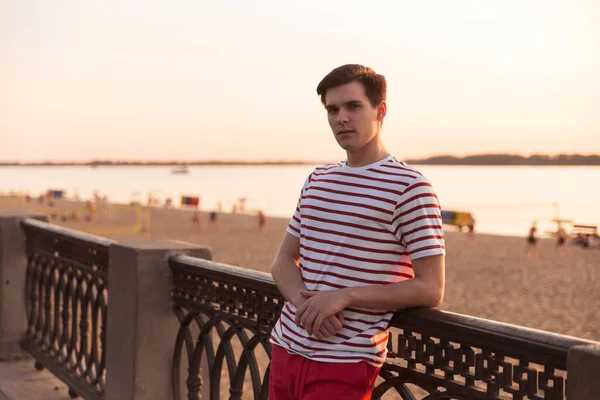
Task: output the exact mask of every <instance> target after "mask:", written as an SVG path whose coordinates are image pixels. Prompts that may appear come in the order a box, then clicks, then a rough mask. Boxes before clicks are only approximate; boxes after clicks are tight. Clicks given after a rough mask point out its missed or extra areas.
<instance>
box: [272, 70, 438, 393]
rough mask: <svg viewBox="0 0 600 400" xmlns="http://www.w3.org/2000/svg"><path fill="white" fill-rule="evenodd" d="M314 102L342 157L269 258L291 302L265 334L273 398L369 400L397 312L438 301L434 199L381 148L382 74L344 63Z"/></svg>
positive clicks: (311, 188) (307, 196)
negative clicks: (320, 105)
mask: <svg viewBox="0 0 600 400" xmlns="http://www.w3.org/2000/svg"><path fill="white" fill-rule="evenodd" d="M317 93H318V95H319V96H320V97H321V102H322V103H323V105H324V107H325V109H326V112H327V118H328V121H329V126H330V127H331V130H332V131H333V135H334V138H335V140H336V141H337V143H338V144H339V146H340V147H341V148H342V149H344V150H345V151H346V160H345V161H342V162H337V163H331V164H327V165H323V166H320V167H317V168H315V170H314V171H313V172H312V173H311V174H310V175H309V176H308V178H307V179H306V181H305V183H304V186H303V187H302V190H301V193H300V199H299V200H298V206H297V208H296V211H295V212H294V215H293V217H292V219H291V220H290V223H289V225H288V228H287V232H286V233H285V235H284V237H283V241H282V243H281V246H280V249H279V252H278V254H277V256H276V257H275V260H274V261H273V266H272V274H273V278H274V279H275V282H276V283H277V286H278V287H279V289H280V290H281V293H282V294H283V295H284V296H285V298H286V299H287V302H286V304H285V305H284V307H283V310H282V313H281V316H280V318H279V320H278V321H277V323H276V324H275V327H274V329H273V330H272V333H271V343H272V344H273V351H272V359H271V366H270V371H271V372H270V374H271V375H270V383H269V385H270V386H269V399H271V400H281V399H293V398H300V399H309V398H310V399H332V400H333V399H342V398H343V399H368V398H370V396H371V391H372V389H373V385H374V383H375V379H376V378H377V376H378V374H379V368H380V367H381V366H382V364H383V363H384V361H385V357H386V353H387V350H386V349H387V347H386V345H387V337H388V327H389V323H390V319H391V317H392V315H393V313H394V311H395V310H398V309H404V308H409V307H418V306H420V307H436V306H438V305H439V304H441V302H442V298H443V293H444V280H445V278H444V268H445V267H444V265H445V244H444V233H443V231H442V218H441V211H440V205H439V202H438V198H437V196H436V194H435V192H434V190H433V188H432V187H431V185H430V183H429V181H428V180H427V178H425V177H424V176H423V175H422V174H421V173H420V172H419V171H417V170H416V169H415V168H414V167H411V166H409V165H407V164H406V163H404V162H402V161H398V160H397V159H396V158H394V156H392V155H391V154H390V153H388V151H387V150H386V149H385V147H384V145H383V143H382V139H381V130H382V125H383V120H384V118H385V116H386V112H387V104H386V80H385V77H384V76H383V75H379V74H377V73H375V71H373V70H372V69H371V68H367V67H364V66H361V65H344V66H341V67H338V68H336V69H334V70H333V71H331V72H330V73H329V74H328V75H327V76H325V78H324V79H323V80H322V81H321V83H319V85H318V87H317ZM299 377H301V379H300V378H299Z"/></svg>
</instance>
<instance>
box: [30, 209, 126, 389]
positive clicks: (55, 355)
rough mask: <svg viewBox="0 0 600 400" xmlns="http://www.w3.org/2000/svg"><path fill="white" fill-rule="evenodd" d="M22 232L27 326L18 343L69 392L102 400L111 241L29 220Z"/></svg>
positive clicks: (38, 366)
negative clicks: (24, 252)
mask: <svg viewBox="0 0 600 400" xmlns="http://www.w3.org/2000/svg"><path fill="white" fill-rule="evenodd" d="M22 227H23V229H24V231H25V236H26V248H27V250H26V252H27V258H28V262H27V280H26V288H25V291H26V304H27V320H28V328H27V333H26V336H25V339H24V340H23V342H22V343H21V346H22V347H23V348H24V349H25V350H26V351H28V352H29V353H30V354H31V355H32V356H33V357H34V358H35V359H36V368H38V369H41V368H47V369H48V370H49V371H51V372H52V373H53V374H54V375H56V376H57V377H58V378H59V379H61V380H62V381H63V382H65V383H66V384H67V385H68V386H69V388H70V390H69V394H70V395H71V396H72V397H76V396H77V395H79V396H82V397H84V398H86V399H94V400H95V399H98V400H99V399H102V398H103V397H104V387H105V384H106V370H105V365H106V362H105V354H106V346H105V338H106V315H107V314H106V313H107V306H108V248H109V245H110V244H111V243H114V242H113V241H111V240H108V239H104V238H100V237H97V236H92V235H88V234H84V233H81V232H77V231H74V230H71V229H66V228H61V227H57V226H55V225H51V224H47V223H44V222H40V221H37V220H33V219H26V220H25V221H23V224H22Z"/></svg>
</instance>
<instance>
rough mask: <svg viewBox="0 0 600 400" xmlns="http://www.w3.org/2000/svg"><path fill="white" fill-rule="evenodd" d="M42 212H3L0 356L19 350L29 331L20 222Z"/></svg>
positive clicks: (0, 221)
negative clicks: (33, 213)
mask: <svg viewBox="0 0 600 400" xmlns="http://www.w3.org/2000/svg"><path fill="white" fill-rule="evenodd" d="M25 218H35V219H39V220H41V221H48V217H46V216H43V215H32V214H27V213H22V212H0V359H6V358H11V357H13V356H15V355H17V354H19V353H20V350H19V342H20V341H21V339H22V338H23V336H24V335H25V331H26V330H27V313H26V308H25V277H26V273H27V256H26V255H25V233H24V232H23V230H22V229H21V221H23V220H24V219H25Z"/></svg>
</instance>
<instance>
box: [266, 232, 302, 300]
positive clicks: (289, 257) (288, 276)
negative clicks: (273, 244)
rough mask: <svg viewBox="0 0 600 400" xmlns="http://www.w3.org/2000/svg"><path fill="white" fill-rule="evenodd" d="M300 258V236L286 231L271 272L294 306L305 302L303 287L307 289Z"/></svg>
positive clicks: (284, 294)
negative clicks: (299, 263) (301, 270)
mask: <svg viewBox="0 0 600 400" xmlns="http://www.w3.org/2000/svg"><path fill="white" fill-rule="evenodd" d="M299 260H300V238H298V237H296V236H294V235H292V234H291V233H288V232H286V233H285V236H284V237H283V241H282V242H281V246H280V247H279V252H278V253H277V256H276V257H275V260H274V261H273V266H272V267H271V274H272V275H273V279H274V280H275V283H276V284H277V287H278V288H279V290H280V291H281V293H282V294H283V296H284V297H285V298H286V299H287V300H288V301H289V302H290V303H292V304H293V305H294V306H296V307H299V306H300V304H301V303H303V302H304V300H305V299H304V296H302V294H300V290H301V289H306V287H305V286H304V282H302V275H301V274H300V269H299V268H298V262H299Z"/></svg>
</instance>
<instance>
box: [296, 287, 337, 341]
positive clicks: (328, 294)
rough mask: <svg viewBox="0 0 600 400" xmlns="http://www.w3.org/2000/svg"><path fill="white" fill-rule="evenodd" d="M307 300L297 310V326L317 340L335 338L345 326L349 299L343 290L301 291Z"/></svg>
mask: <svg viewBox="0 0 600 400" xmlns="http://www.w3.org/2000/svg"><path fill="white" fill-rule="evenodd" d="M300 294H301V295H302V296H304V298H305V299H306V300H304V302H303V303H302V304H301V305H300V306H299V307H298V308H297V309H296V321H295V322H296V326H298V327H301V328H304V329H306V331H307V332H308V334H309V335H311V336H313V335H314V336H315V337H316V338H317V339H325V338H328V337H331V336H334V335H335V334H336V333H337V332H339V330H340V329H342V327H343V326H344V314H343V310H344V308H345V307H347V305H348V304H347V302H348V298H347V296H346V294H345V292H344V291H343V290H325V291H310V290H303V289H302V290H300Z"/></svg>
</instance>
